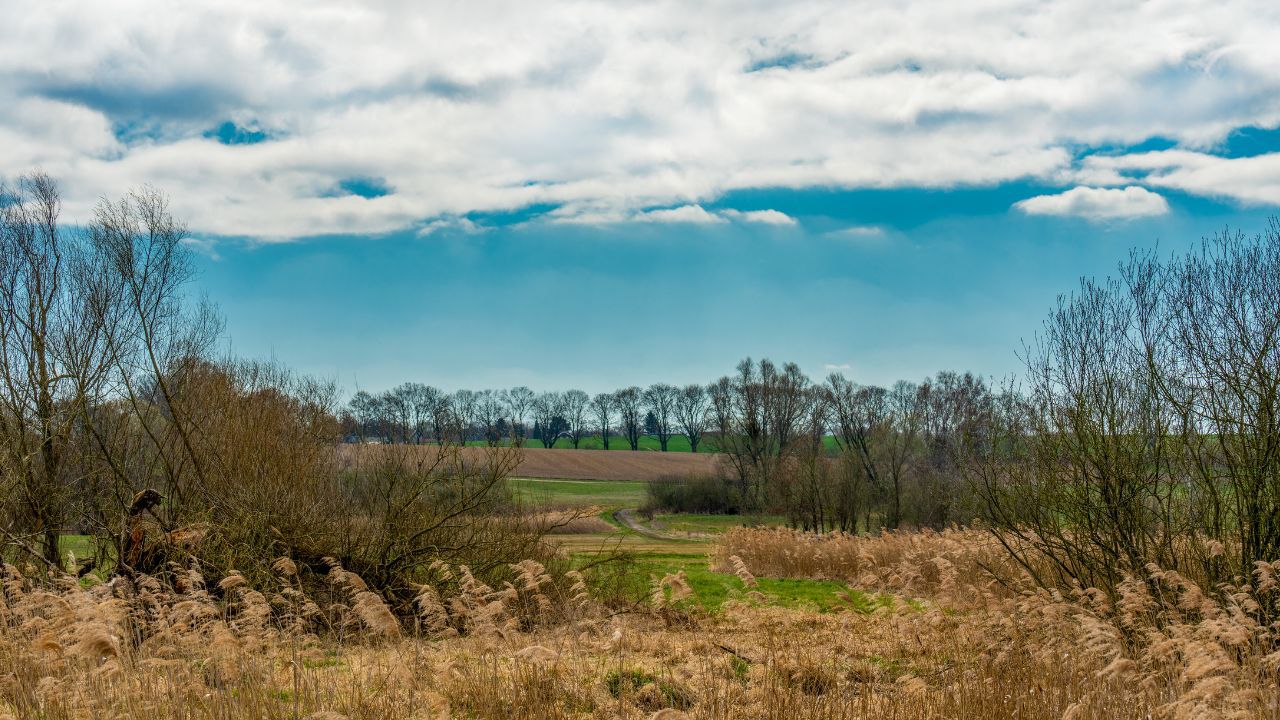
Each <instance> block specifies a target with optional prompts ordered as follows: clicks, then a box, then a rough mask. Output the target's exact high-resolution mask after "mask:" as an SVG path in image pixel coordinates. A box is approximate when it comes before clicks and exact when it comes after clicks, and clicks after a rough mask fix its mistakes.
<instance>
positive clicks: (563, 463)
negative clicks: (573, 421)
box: [345, 445, 719, 480]
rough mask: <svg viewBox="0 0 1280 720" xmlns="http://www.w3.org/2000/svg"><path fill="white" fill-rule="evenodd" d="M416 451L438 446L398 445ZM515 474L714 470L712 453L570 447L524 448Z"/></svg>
mask: <svg viewBox="0 0 1280 720" xmlns="http://www.w3.org/2000/svg"><path fill="white" fill-rule="evenodd" d="M386 447H388V446H385V445H374V446H358V445H349V446H346V448H345V450H346V451H347V452H351V451H357V452H359V451H365V452H368V451H370V450H372V449H373V448H386ZM396 447H398V448H408V449H412V450H413V451H414V452H423V453H433V452H435V451H436V448H435V446H432V445H422V446H418V447H412V446H403V445H402V446H396ZM462 452H463V454H464V457H466V458H467V459H468V460H475V461H477V462H480V461H483V460H484V458H485V457H486V453H488V452H490V449H489V448H484V447H466V448H463V449H462ZM521 452H522V455H521V458H520V464H519V466H518V467H517V468H516V469H515V470H514V471H513V472H512V473H511V475H512V476H514V477H529V478H563V479H567V480H654V479H657V478H660V477H662V476H664V475H693V474H704V473H712V472H715V466H716V460H717V458H718V457H719V456H718V455H716V454H713V453H687V452H667V453H664V452H653V451H646V450H637V451H635V452H631V451H627V450H567V449H555V450H546V449H535V448H525V449H524V450H522V451H521Z"/></svg>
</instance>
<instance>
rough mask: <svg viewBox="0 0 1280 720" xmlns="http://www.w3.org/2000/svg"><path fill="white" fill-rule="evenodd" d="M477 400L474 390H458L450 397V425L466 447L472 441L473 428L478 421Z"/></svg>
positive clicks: (460, 442)
mask: <svg viewBox="0 0 1280 720" xmlns="http://www.w3.org/2000/svg"><path fill="white" fill-rule="evenodd" d="M476 400H477V399H476V393H475V391H474V390H457V391H455V392H454V393H453V395H451V396H450V397H449V411H450V422H449V425H450V427H451V428H452V431H453V434H454V436H455V437H457V438H458V443H459V444H461V445H466V444H467V440H469V439H471V427H472V425H474V424H475V421H476V410H477V408H476Z"/></svg>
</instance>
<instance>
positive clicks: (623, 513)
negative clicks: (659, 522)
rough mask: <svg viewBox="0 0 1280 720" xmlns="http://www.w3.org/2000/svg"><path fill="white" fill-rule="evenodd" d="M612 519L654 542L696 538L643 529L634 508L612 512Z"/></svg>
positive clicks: (648, 528) (647, 528) (643, 526)
mask: <svg viewBox="0 0 1280 720" xmlns="http://www.w3.org/2000/svg"><path fill="white" fill-rule="evenodd" d="M613 519H614V520H617V521H618V522H620V523H622V524H623V525H625V526H626V527H628V528H630V529H631V530H634V531H635V532H637V533H638V534H640V535H643V536H645V537H647V538H653V539H654V540H684V541H692V540H697V538H691V537H689V536H688V535H672V534H671V533H665V532H662V531H661V530H654V529H653V528H650V527H645V525H644V524H643V523H641V522H640V521H639V520H637V519H636V509H635V508H621V509H619V510H614V511H613Z"/></svg>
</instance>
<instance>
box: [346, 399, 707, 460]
mask: <svg viewBox="0 0 1280 720" xmlns="http://www.w3.org/2000/svg"><path fill="white" fill-rule="evenodd" d="M709 407H710V388H708V387H704V386H702V385H698V384H692V385H686V386H684V387H677V386H675V385H668V384H667V383H655V384H653V385H650V386H649V387H646V388H641V387H636V386H632V387H626V388H622V389H621V390H618V391H617V392H609V393H597V394H596V395H588V394H587V393H586V392H583V391H582V390H566V391H563V392H540V393H535V392H534V391H533V390H530V389H529V388H527V387H524V386H519V387H514V388H511V389H510V390H478V391H475V390H458V391H456V392H452V393H448V392H444V391H441V390H439V389H437V388H435V387H432V386H430V385H424V384H422V383H413V382H409V383H404V384H402V385H398V386H396V387H394V388H392V389H390V390H387V391H385V392H381V393H378V394H370V393H368V392H366V391H363V390H361V391H358V392H356V394H355V395H354V396H353V397H352V398H351V400H350V401H349V402H348V403H347V406H346V407H345V408H344V409H343V411H342V413H341V417H340V420H341V422H342V426H343V431H344V435H345V437H346V438H347V439H348V440H349V441H359V442H369V441H376V442H383V443H412V444H421V443H425V442H434V443H440V442H444V441H453V442H458V443H467V442H485V443H487V444H489V445H491V446H494V447H496V446H498V445H501V444H503V443H509V442H513V441H514V443H515V444H517V445H523V444H525V442H526V441H529V440H534V441H538V442H540V443H541V444H542V446H543V447H546V448H550V447H554V446H555V444H556V443H557V442H558V441H560V440H561V439H565V440H568V441H569V442H570V443H572V445H573V447H574V448H579V447H581V445H582V441H583V440H584V439H586V438H588V437H593V436H595V437H599V438H600V440H601V443H602V445H603V447H604V449H606V450H608V449H610V446H611V444H613V443H619V442H624V443H626V447H629V448H630V449H632V450H639V449H640V440H641V438H643V437H645V436H650V437H654V438H656V439H657V441H658V447H659V449H660V450H661V451H663V452H666V451H667V450H668V449H669V447H670V443H671V439H672V438H673V437H676V436H682V437H684V438H686V439H687V440H688V443H689V449H690V450H691V451H693V452H698V448H699V446H700V445H701V443H702V438H703V436H704V435H705V433H706V431H707V427H708V423H709V419H710V415H709Z"/></svg>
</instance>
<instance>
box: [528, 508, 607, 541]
mask: <svg viewBox="0 0 1280 720" xmlns="http://www.w3.org/2000/svg"><path fill="white" fill-rule="evenodd" d="M602 512H604V508H602V507H600V506H599V505H589V506H587V507H581V508H569V509H565V510H547V511H544V512H540V513H534V514H532V515H530V516H529V522H530V524H531V525H533V526H535V527H539V528H548V533H549V534H551V535H592V534H602V533H603V534H607V533H611V532H614V531H615V530H617V528H615V527H614V526H613V525H610V524H609V523H608V522H605V520H603V519H602V518H601V517H600V513H602Z"/></svg>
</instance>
